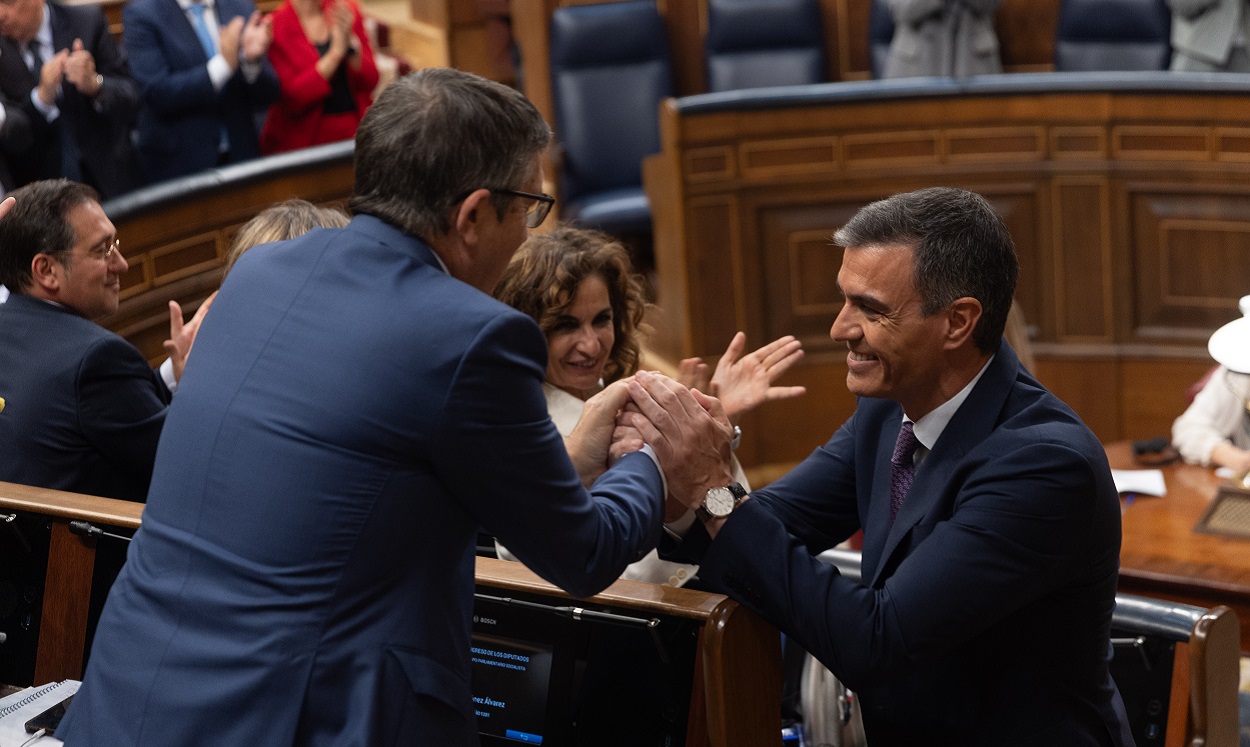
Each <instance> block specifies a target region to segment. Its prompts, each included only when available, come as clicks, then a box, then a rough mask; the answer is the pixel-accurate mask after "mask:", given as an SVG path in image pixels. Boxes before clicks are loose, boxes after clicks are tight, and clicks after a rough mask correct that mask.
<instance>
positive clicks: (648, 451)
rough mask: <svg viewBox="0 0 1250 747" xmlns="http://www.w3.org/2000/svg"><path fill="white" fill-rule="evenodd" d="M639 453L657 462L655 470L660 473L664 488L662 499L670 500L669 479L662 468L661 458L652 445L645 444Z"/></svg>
mask: <svg viewBox="0 0 1250 747" xmlns="http://www.w3.org/2000/svg"><path fill="white" fill-rule="evenodd" d="M639 451H641V452H642V453H643V454H646V455H647V456H649V457H651V461H653V462H655V468H656V470H657V471H659V473H660V484H661V485H663V486H664V493H663V494H662V495H661V497H662V498H663V499H664V500H668V478H667V477H665V476H664V468H663V467H661V466H660V458H659V457H658V456H656V455H655V449H653V448H651V444H643V445H642V448H641V449H639Z"/></svg>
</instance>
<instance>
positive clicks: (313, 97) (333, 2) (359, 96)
mask: <svg viewBox="0 0 1250 747" xmlns="http://www.w3.org/2000/svg"><path fill="white" fill-rule="evenodd" d="M270 20H271V22H272V26H273V44H272V45H271V46H270V47H269V61H270V62H271V63H273V68H274V70H276V71H277V73H278V82H279V83H280V84H281V90H282V92H281V95H280V96H279V97H278V101H277V102H276V103H274V105H273V108H272V109H270V110H269V117H268V118H267V119H266V120H265V126H264V129H262V130H261V133H260V145H261V150H262V151H263V152H264V153H278V152H281V151H285V150H295V149H296V148H307V147H308V146H310V145H320V144H322V143H332V142H334V141H336V140H350V139H351V138H353V137H355V136H356V127H357V126H358V125H359V124H360V118H361V117H363V116H364V115H365V110H366V109H368V108H369V105H370V104H372V103H373V89H374V88H375V87H377V85H378V68H377V66H376V65H375V64H374V62H373V51H372V50H371V49H370V48H369V40H368V37H367V36H366V35H365V26H364V22H363V21H362V20H361V16H360V8H358V7H357V6H356V4H355V3H354V2H350V0H324V1H323V0H284V2H283V3H282V5H280V6H278V9H277V10H275V11H274V12H273V16H272V17H271V19H270Z"/></svg>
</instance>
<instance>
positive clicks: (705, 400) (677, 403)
mask: <svg viewBox="0 0 1250 747" xmlns="http://www.w3.org/2000/svg"><path fill="white" fill-rule="evenodd" d="M732 438H733V427H732V426H731V425H730V423H729V418H728V417H727V416H726V415H725V409H724V407H722V406H721V403H720V400H718V399H716V398H715V397H712V396H709V395H706V394H703V393H702V392H700V391H699V390H697V389H689V388H687V387H686V386H685V385H684V384H682V383H680V382H678V381H676V380H674V379H671V378H669V377H667V376H665V375H663V374H661V373H656V372H652V371H639V372H638V373H636V374H634V375H633V376H631V377H629V378H628V379H622V380H620V381H616V382H613V383H612V384H610V385H608V387H607V388H605V389H604V390H603V391H602V392H600V393H599V394H596V395H595V396H593V397H591V398H590V399H588V400H587V401H586V405H585V407H584V409H583V410H582V417H581V420H579V421H578V423H577V427H576V428H575V429H574V430H573V432H572V433H571V434H570V435H569V437H568V439H567V441H566V445H567V446H568V449H569V455H570V456H571V457H572V458H573V464H574V465H575V466H576V467H577V471H578V474H579V475H581V477H582V482H583V483H584V484H586V485H587V486H589V485H590V484H591V483H593V482H594V481H595V479H597V478H598V477H599V475H601V474H602V473H603V472H604V471H605V470H606V469H607V468H608V466H609V465H611V464H613V463H615V462H616V460H618V459H620V458H621V457H622V456H624V455H626V454H628V453H630V452H634V451H637V450H639V449H641V448H642V446H643V444H644V443H646V444H650V445H651V448H652V449H654V451H655V455H656V458H657V459H658V460H659V462H660V468H661V469H662V470H663V471H664V476H665V479H666V480H667V482H668V497H667V505H666V508H665V520H666V521H672V520H673V519H676V518H677V517H679V516H681V515H682V514H684V513H685V512H686V511H687V510H691V509H694V508H697V507H698V506H699V505H700V504H701V503H702V502H703V496H704V494H705V493H706V492H707V490H708V488H712V487H718V486H723V485H728V484H729V483H730V482H732V481H733V477H732V470H731V468H730V464H731V460H732V450H731V449H730V442H731V441H732Z"/></svg>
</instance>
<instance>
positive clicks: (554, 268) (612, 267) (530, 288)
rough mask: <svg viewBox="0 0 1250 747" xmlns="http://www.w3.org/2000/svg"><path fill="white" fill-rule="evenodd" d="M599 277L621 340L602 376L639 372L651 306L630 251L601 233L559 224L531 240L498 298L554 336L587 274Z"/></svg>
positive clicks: (511, 267) (511, 265) (501, 282)
mask: <svg viewBox="0 0 1250 747" xmlns="http://www.w3.org/2000/svg"><path fill="white" fill-rule="evenodd" d="M592 275H598V276H599V277H601V278H603V282H604V284H605V285H607V286H608V301H609V303H610V304H611V305H612V327H613V332H615V335H616V339H615V342H613V344H612V351H611V352H610V353H608V361H607V365H606V366H605V367H604V371H603V380H604V381H605V382H607V383H609V384H610V383H612V382H613V381H616V380H617V379H620V378H622V377H625V376H631V375H633V374H634V372H635V371H637V370H638V356H639V350H640V349H641V343H640V341H639V339H638V332H639V328H640V327H641V325H642V316H643V314H644V313H645V312H646V310H647V304H646V300H645V298H644V297H643V290H642V288H643V286H642V280H641V278H639V277H638V275H636V274H634V271H633V266H632V265H631V264H630V260H629V250H628V249H626V248H625V246H624V245H622V244H621V243H620V242H618V241H617V240H616V239H614V238H612V237H611V236H608V235H607V234H602V233H599V232H598V231H590V230H586V229H581V228H571V227H569V226H557V227H556V228H555V230H553V231H551V232H550V233H545V234H541V235H535V236H531V237H529V238H528V239H526V241H525V243H524V244H521V248H520V249H518V250H517V253H516V254H514V255H513V257H512V261H511V262H510V263H509V264H508V267H507V269H505V270H504V273H503V277H502V278H500V280H499V285H497V286H495V298H497V299H499V300H500V301H503V302H504V303H506V304H508V305H509V306H511V307H513V308H515V309H517V310H519V311H521V312H522V313H524V314H526V315H528V316H529V317H530V318H531V319H533V320H534V321H536V322H538V326H539V327H540V328H542V331H543V334H550V332H551V329H552V327H553V326H554V325H555V320H556V317H558V316H559V315H560V314H562V313H564V311H565V310H566V309H567V308H568V307H569V304H571V303H572V302H573V297H574V296H575V295H576V294H577V288H578V286H580V285H581V284H582V281H583V280H585V279H586V278H588V277H590V276H592Z"/></svg>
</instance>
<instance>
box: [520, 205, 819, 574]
mask: <svg viewBox="0 0 1250 747" xmlns="http://www.w3.org/2000/svg"><path fill="white" fill-rule="evenodd" d="M495 297H496V298H498V299H499V300H501V301H503V302H504V303H506V304H508V305H509V306H512V307H513V308H515V309H518V310H519V311H521V312H523V313H525V314H527V315H529V316H530V317H531V318H532V319H533V320H534V321H536V322H537V323H538V326H539V327H540V328H541V329H542V331H543V333H544V334H545V335H546V336H547V376H546V381H544V382H543V392H544V393H545V394H546V396H547V411H548V412H549V413H550V414H551V419H552V420H553V421H554V422H555V424H556V428H557V429H558V430H559V431H560V433H561V434H562V435H564V436H565V437H567V436H568V435H569V434H570V433H571V432H572V430H573V427H574V426H576V425H577V421H578V419H579V418H580V417H581V414H582V407H583V405H584V403H585V401H586V400H587V399H589V398H590V397H592V396H594V395H595V394H597V393H598V392H600V391H601V390H602V389H603V388H604V386H606V385H607V384H611V383H612V382H614V381H617V380H619V379H623V378H627V377H629V376H632V375H634V373H635V372H637V370H638V367H639V358H640V351H641V347H642V345H641V340H640V336H641V328H642V320H643V315H644V313H645V312H646V308H647V303H646V300H645V299H644V297H643V285H642V279H641V278H640V277H639V276H638V275H636V274H635V273H634V271H633V266H632V264H631V263H630V259H629V251H628V250H627V249H626V248H625V247H624V246H623V245H622V244H621V243H620V242H618V241H616V240H615V239H613V238H612V237H610V236H608V235H606V234H603V233H599V232H597V231H590V230H586V229H579V228H572V227H568V226H560V227H557V228H556V229H555V230H553V231H551V232H550V233H546V234H542V235H535V236H531V237H530V238H529V239H527V240H526V242H525V243H524V244H522V245H521V248H520V249H519V250H517V253H516V254H515V255H514V256H513V258H512V261H511V263H510V264H509V265H508V268H507V269H506V270H505V271H504V274H503V277H502V278H501V279H500V281H499V285H498V286H496V288H495ZM745 343H746V336H745V335H743V334H742V333H738V335H736V336H735V337H734V339H733V341H732V342H731V343H730V345H729V349H728V350H726V351H725V355H723V356H721V360H720V363H718V365H717V367H716V373H715V375H713V376H712V377H711V378H709V377H708V372H709V369H708V367H707V366H706V364H704V363H703V362H702V361H701V360H699V359H698V358H691V359H687V360H685V361H682V364H681V375H680V376H679V378H680V380H681V381H682V383H684V384H687V385H688V386H693V387H697V388H699V389H700V390H702V391H704V392H707V393H709V394H714V395H716V396H717V397H720V398H721V402H722V404H723V405H724V407H725V413H726V415H728V416H729V418H730V421H731V422H733V423H735V424H736V423H737V420H738V418H739V417H740V416H741V415H742V413H744V412H746V411H748V410H750V409H752V408H753V407H755V406H756V405H758V404H761V403H763V402H767V401H772V400H776V399H785V398H789V397H797V396H799V395H800V394H803V393H804V391H805V390H804V389H803V387H775V386H773V385H772V382H773V381H774V380H775V379H776V378H777V377H778V376H780V375H781V374H782V373H784V372H785V371H786V370H787V369H789V368H790V366H792V365H793V364H794V363H795V362H796V361H798V360H799V358H801V357H802V355H803V351H802V349H801V346H800V343H799V342H798V340H796V339H795V338H794V337H791V336H787V337H782V338H780V339H778V340H776V341H774V342H772V343H770V344H768V345H765V346H764V347H763V348H760V349H759V350H757V351H755V352H753V353H751V354H749V355H745V356H744V355H742V350H743V347H744V346H745ZM734 472H735V479H737V481H738V482H740V483H742V484H743V486H744V487H745V486H746V477H745V475H743V474H742V469H741V467H740V466H739V465H738V464H737V461H736V460H735V463H734ZM748 489H749V488H748ZM499 550H500V555H501V556H502V557H507V558H510V559H511V556H510V554H509V553H508V552H507V550H506V549H505V548H503V547H502V546H500V547H499ZM695 570H696V567H695V566H690V565H685V564H682V563H671V562H668V561H664V560H660V558H659V557H658V556H657V555H656V554H655V552H654V551H653V552H652V553H651V554H650V555H648V556H647V557H645V558H643V559H642V560H640V561H638V562H637V563H634V564H632V565H630V566H629V567H628V568H627V569H626V571H625V573H624V574H623V575H622V578H627V579H631V580H634V581H650V582H653V583H662V584H668V585H670V586H681V585H683V584H684V583H685V582H686V581H687V580H689V578H690V577H691V576H692V575H693V574H694V571H695Z"/></svg>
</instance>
